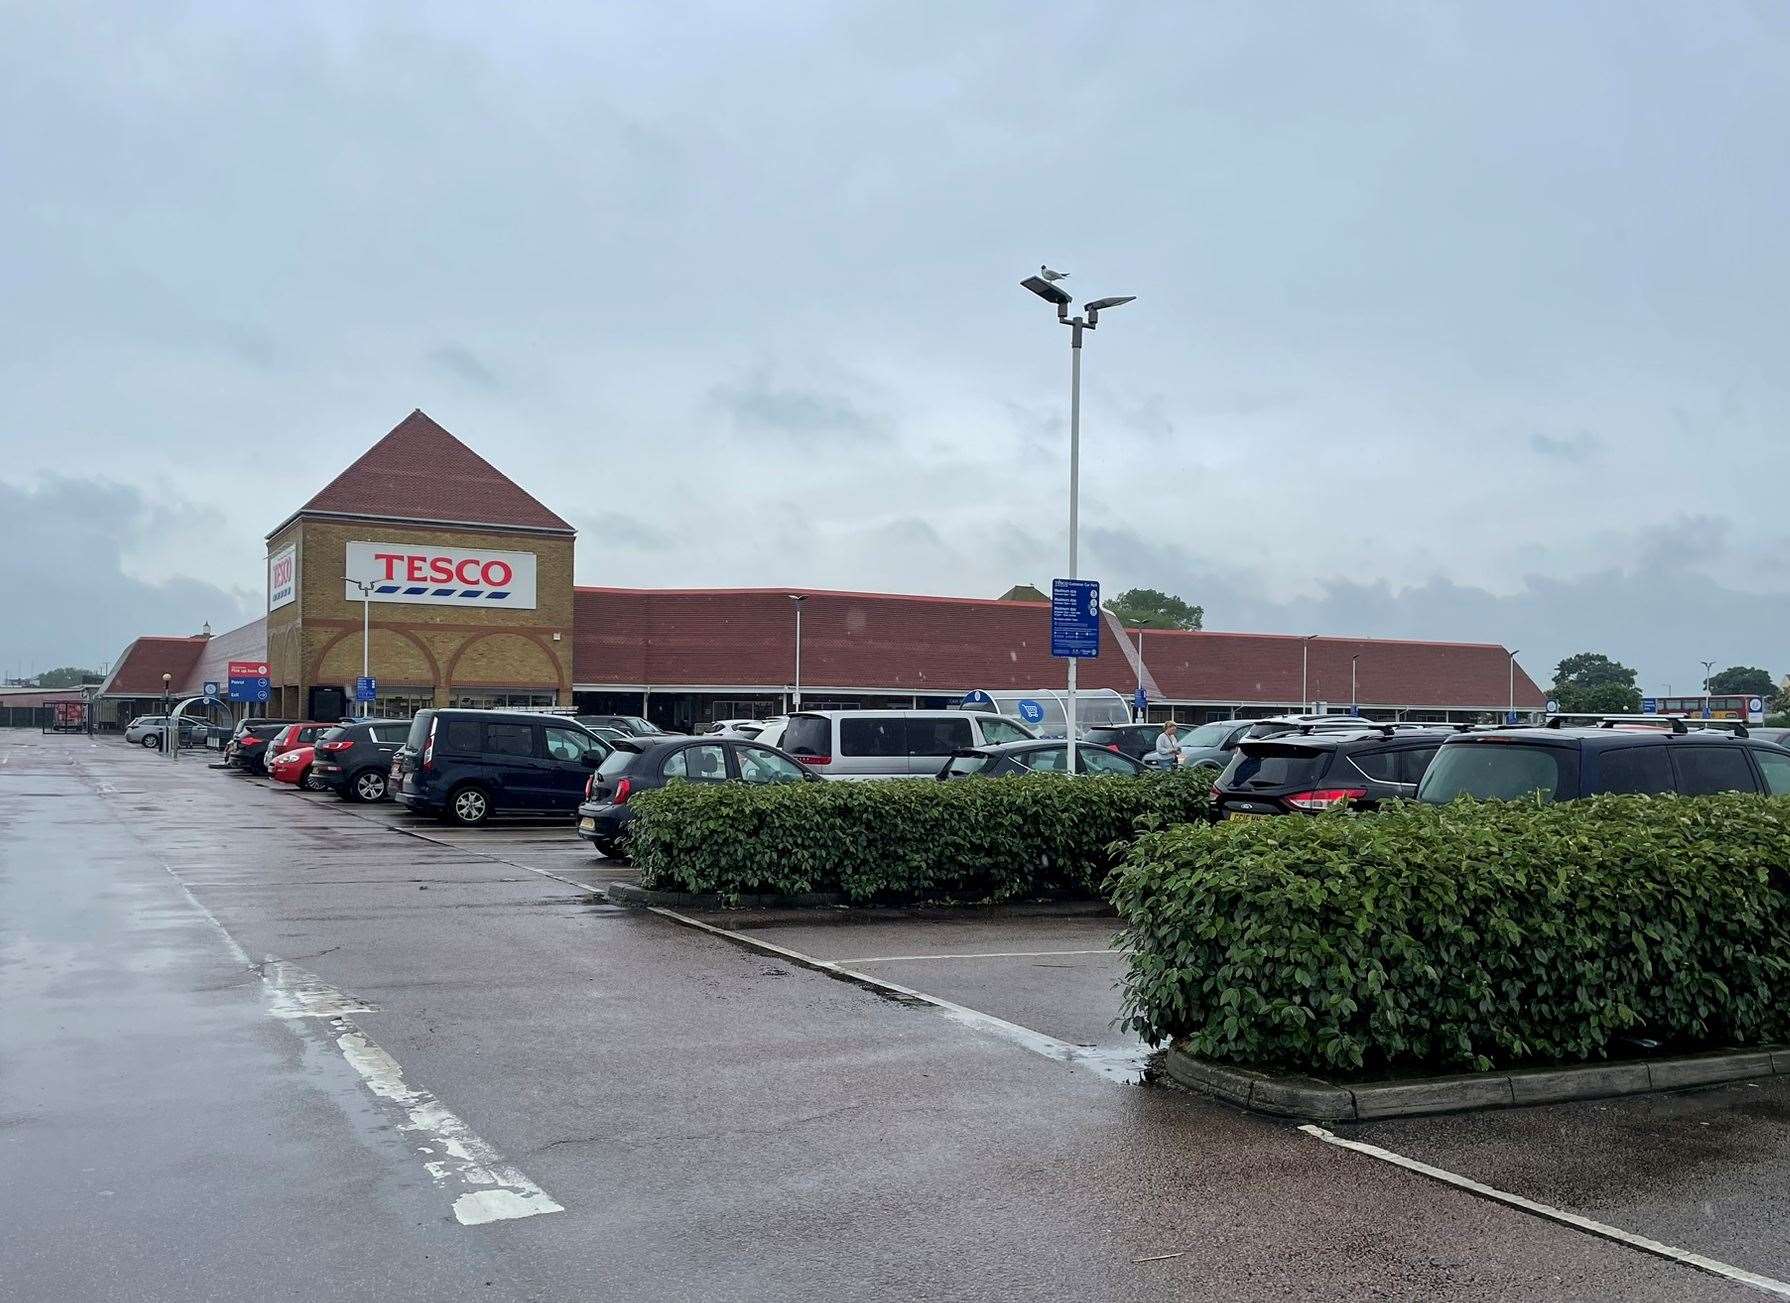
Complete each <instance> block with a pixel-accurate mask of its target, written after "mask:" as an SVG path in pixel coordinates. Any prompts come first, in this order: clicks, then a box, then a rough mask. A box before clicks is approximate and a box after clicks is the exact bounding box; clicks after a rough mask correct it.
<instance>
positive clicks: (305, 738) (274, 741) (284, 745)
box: [262, 720, 336, 776]
mask: <svg viewBox="0 0 1790 1303" xmlns="http://www.w3.org/2000/svg"><path fill="white" fill-rule="evenodd" d="M335 727H336V725H335V724H334V723H333V722H331V723H322V722H319V721H316V720H301V721H299V722H297V723H293V724H286V725H284V726H282V727H281V728H279V729H277V730H275V732H274V734H273V736H271V737H269V738H268V739H267V749H266V750H265V751H263V752H262V757H263V759H262V764H263V765H264V766H265V767H266V769H267V772H268V774H269V775H270V776H271V775H272V773H273V762H274V759H275V757H277V756H281V755H284V754H285V753H286V752H288V751H293V750H296V749H297V748H299V747H301V746H310V745H312V744H313V743H315V742H316V741H317V739H318V738H320V737H322V736H323V735H324V734H325V733H327V732H329V731H330V729H332V728H335Z"/></svg>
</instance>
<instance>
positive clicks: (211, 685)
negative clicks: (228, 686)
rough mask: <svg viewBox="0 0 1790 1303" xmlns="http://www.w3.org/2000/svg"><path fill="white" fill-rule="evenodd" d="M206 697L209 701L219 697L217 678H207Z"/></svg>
mask: <svg viewBox="0 0 1790 1303" xmlns="http://www.w3.org/2000/svg"><path fill="white" fill-rule="evenodd" d="M205 699H206V700H207V701H216V700H217V699H218V685H217V682H216V680H214V679H207V680H205Z"/></svg>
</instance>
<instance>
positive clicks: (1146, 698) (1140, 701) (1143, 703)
mask: <svg viewBox="0 0 1790 1303" xmlns="http://www.w3.org/2000/svg"><path fill="white" fill-rule="evenodd" d="M1131 704H1132V705H1134V706H1136V707H1137V708H1138V709H1139V710H1148V709H1149V708H1150V694H1149V693H1147V692H1145V691H1144V690H1143V689H1142V688H1139V689H1138V690H1137V695H1136V696H1134V697H1132V698H1131Z"/></svg>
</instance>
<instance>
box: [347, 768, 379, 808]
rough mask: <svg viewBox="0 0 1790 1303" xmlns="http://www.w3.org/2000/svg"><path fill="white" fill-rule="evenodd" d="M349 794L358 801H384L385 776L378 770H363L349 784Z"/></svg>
mask: <svg viewBox="0 0 1790 1303" xmlns="http://www.w3.org/2000/svg"><path fill="white" fill-rule="evenodd" d="M348 792H349V794H350V795H351V796H352V797H353V799H354V800H356V801H383V800H385V774H384V773H383V772H382V771H380V770H378V769H363V770H361V771H360V773H358V774H356V775H355V776H354V778H353V780H352V781H351V782H350V783H349V784H348Z"/></svg>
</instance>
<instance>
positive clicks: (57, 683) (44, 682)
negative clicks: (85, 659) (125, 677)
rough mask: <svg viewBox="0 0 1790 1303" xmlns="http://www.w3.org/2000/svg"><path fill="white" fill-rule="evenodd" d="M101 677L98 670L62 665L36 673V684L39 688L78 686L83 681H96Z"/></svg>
mask: <svg viewBox="0 0 1790 1303" xmlns="http://www.w3.org/2000/svg"><path fill="white" fill-rule="evenodd" d="M101 678H102V676H101V674H100V672H99V671H98V670H84V669H81V668H80V667H78V666H75V665H62V666H58V667H57V668H56V669H53V670H45V671H44V672H43V673H42V674H40V675H38V676H37V686H38V687H40V688H78V687H80V686H81V685H82V684H83V683H98V682H100V681H101Z"/></svg>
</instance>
